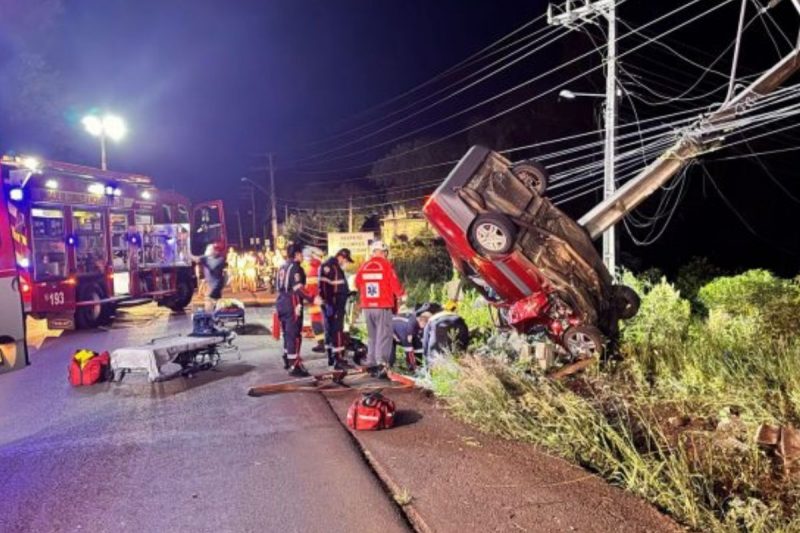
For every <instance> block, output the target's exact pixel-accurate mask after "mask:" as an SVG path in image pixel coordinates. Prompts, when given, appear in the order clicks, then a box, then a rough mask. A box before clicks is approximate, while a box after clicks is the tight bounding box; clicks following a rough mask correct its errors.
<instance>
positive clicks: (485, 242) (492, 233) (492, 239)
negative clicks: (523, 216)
mask: <svg viewBox="0 0 800 533" xmlns="http://www.w3.org/2000/svg"><path fill="white" fill-rule="evenodd" d="M475 237H476V238H477V239H478V243H479V244H480V245H481V246H483V247H484V248H485V249H487V250H489V251H490V252H500V251H503V250H505V248H506V247H507V246H508V236H507V235H506V233H505V232H504V231H503V230H502V229H501V228H500V227H499V226H497V225H495V224H492V223H490V222H484V223H482V224H479V225H478V228H477V229H476V231H475Z"/></svg>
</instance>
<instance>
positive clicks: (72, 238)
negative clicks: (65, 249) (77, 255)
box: [67, 235, 78, 246]
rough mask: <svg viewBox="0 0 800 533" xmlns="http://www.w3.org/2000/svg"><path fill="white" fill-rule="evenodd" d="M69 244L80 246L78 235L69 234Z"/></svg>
mask: <svg viewBox="0 0 800 533" xmlns="http://www.w3.org/2000/svg"><path fill="white" fill-rule="evenodd" d="M67 246H78V237H76V236H75V235H67Z"/></svg>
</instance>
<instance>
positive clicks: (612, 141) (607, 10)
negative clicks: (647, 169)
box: [547, 0, 619, 276]
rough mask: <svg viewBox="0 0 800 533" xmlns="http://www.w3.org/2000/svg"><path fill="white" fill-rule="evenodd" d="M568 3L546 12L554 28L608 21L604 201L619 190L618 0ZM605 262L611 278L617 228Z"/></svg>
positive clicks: (609, 235) (610, 231) (606, 238)
mask: <svg viewBox="0 0 800 533" xmlns="http://www.w3.org/2000/svg"><path fill="white" fill-rule="evenodd" d="M574 4H575V2H574V0H566V3H565V4H564V7H563V8H556V7H554V6H553V4H550V6H549V7H548V9H547V22H548V23H549V24H551V25H559V26H566V27H568V28H571V27H579V26H578V24H577V23H578V22H580V21H586V20H590V19H594V18H596V17H605V18H606V20H607V21H608V51H607V55H606V105H605V128H606V134H605V160H604V161H605V162H604V165H603V198H604V199H608V198H610V197H611V196H612V195H613V194H614V191H615V190H616V188H617V186H616V181H615V177H616V164H615V163H616V152H617V115H618V111H617V104H618V101H617V94H618V92H619V91H618V90H617V0H586V1H585V2H584V3H583V4H582V5H580V6H575V5H574ZM603 262H604V263H605V265H606V268H607V269H608V271H609V272H610V273H611V275H612V276H614V275H615V272H616V269H617V236H616V231H615V228H614V226H613V225H612V226H609V227H608V228H607V229H606V231H605V232H604V233H603Z"/></svg>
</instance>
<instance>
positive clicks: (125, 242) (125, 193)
mask: <svg viewBox="0 0 800 533" xmlns="http://www.w3.org/2000/svg"><path fill="white" fill-rule="evenodd" d="M0 171H1V172H2V174H1V176H2V184H3V190H2V191H3V195H2V201H0V255H2V254H3V253H9V252H10V253H13V261H11V262H10V264H8V265H6V264H4V263H3V262H2V259H0V271H3V269H4V268H5V269H8V271H9V273H11V269H12V268H13V269H15V270H16V274H17V279H18V281H17V282H16V283H17V285H18V290H19V292H20V294H21V297H22V305H23V309H24V312H25V313H26V314H28V315H30V316H32V317H34V318H39V319H47V322H48V327H50V328H51V329H73V328H81V329H85V328H94V327H98V326H102V325H108V324H109V323H110V322H111V321H112V320H113V318H114V315H115V312H116V309H117V307H118V306H128V305H135V304H139V303H146V302H152V301H155V302H157V303H158V304H159V305H162V306H166V307H169V308H170V309H173V310H175V311H179V310H182V309H184V308H185V307H186V306H188V305H189V303H190V302H191V300H192V297H193V295H194V292H195V290H196V288H197V275H196V272H195V267H194V263H193V256H199V255H202V254H203V253H204V250H205V248H206V246H207V245H208V244H211V243H222V244H223V246H224V245H225V241H226V237H225V236H226V232H225V213H224V210H223V205H222V202H221V201H212V202H206V203H201V204H199V205H192V204H191V203H190V201H189V200H188V199H187V198H186V197H184V196H182V195H180V194H177V193H175V192H172V191H165V190H158V189H157V188H156V187H155V186H154V184H153V181H152V180H151V179H150V178H149V177H147V176H142V175H139V174H129V173H122V172H110V171H104V170H100V169H97V168H92V167H86V166H80V165H74V164H69V163H61V162H55V161H47V162H38V161H36V160H34V159H31V158H23V157H8V156H5V157H3V158H2V160H0ZM3 221H6V223H7V225H8V231H9V233H10V241H11V242H10V244H11V247H9V243H8V242H6V235H5V233H4V230H3V227H2V224H3ZM3 247H5V249H6V251H5V252H3V251H2V249H3ZM10 248H13V251H12V250H10ZM1 274H2V272H0V275H1ZM2 335H3V333H2V331H0V337H1V336H2Z"/></svg>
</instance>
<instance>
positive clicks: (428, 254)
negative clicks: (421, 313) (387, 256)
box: [391, 240, 453, 284]
mask: <svg viewBox="0 0 800 533" xmlns="http://www.w3.org/2000/svg"><path fill="white" fill-rule="evenodd" d="M391 260H392V263H393V264H394V267H395V270H396V271H397V275H398V276H399V277H400V279H401V280H402V281H403V283H405V284H410V283H427V284H431V283H444V282H446V281H448V280H449V279H450V278H451V277H452V276H453V263H452V261H451V259H450V254H449V253H448V252H447V248H445V246H444V245H443V244H442V243H441V242H440V241H435V240H413V241H410V242H408V243H400V244H395V245H393V246H392V249H391Z"/></svg>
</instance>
